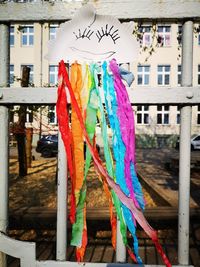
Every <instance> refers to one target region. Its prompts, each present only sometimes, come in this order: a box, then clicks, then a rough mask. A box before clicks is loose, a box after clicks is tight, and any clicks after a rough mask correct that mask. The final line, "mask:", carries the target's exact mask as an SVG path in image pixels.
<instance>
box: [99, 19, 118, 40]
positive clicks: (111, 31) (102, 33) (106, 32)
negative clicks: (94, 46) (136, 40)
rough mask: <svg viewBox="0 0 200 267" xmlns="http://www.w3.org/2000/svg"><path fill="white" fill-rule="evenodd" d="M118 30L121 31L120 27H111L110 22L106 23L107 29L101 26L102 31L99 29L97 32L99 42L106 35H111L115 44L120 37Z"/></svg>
mask: <svg viewBox="0 0 200 267" xmlns="http://www.w3.org/2000/svg"><path fill="white" fill-rule="evenodd" d="M118 31H119V30H118V29H117V30H115V29H114V26H111V27H110V29H109V27H108V24H106V27H105V29H104V28H103V27H101V30H100V31H99V30H98V31H97V33H96V36H97V38H98V42H101V39H102V38H103V37H104V36H110V37H111V38H112V40H113V42H114V44H115V43H116V41H117V39H119V38H120V36H119V33H118Z"/></svg>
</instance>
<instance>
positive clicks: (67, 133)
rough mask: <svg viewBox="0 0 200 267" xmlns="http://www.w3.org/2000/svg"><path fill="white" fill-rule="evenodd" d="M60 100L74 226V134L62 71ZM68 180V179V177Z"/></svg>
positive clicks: (59, 75)
mask: <svg viewBox="0 0 200 267" xmlns="http://www.w3.org/2000/svg"><path fill="white" fill-rule="evenodd" d="M58 78H59V79H58V99H57V103H56V113H57V118H58V125H59V130H60V133H61V136H62V140H63V143H64V146H65V150H66V153H67V161H68V164H67V166H68V169H69V173H70V178H71V195H70V213H69V219H70V222H71V223H72V224H73V223H74V222H75V215H76V200H75V193H74V165H73V158H72V142H73V140H72V134H71V129H70V127H69V116H68V111H67V109H68V102H67V96H66V92H65V90H63V88H64V87H65V84H64V80H63V76H62V73H61V69H59V71H58ZM66 179H67V177H66Z"/></svg>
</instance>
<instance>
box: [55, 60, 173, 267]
mask: <svg viewBox="0 0 200 267" xmlns="http://www.w3.org/2000/svg"><path fill="white" fill-rule="evenodd" d="M59 73H60V74H61V75H62V77H63V79H64V82H65V84H63V83H62V87H61V90H60V91H58V92H59V94H60V95H62V96H63V97H65V98H66V92H65V86H66V87H67V88H68V90H69V93H70V97H71V103H72V105H73V106H74V109H75V111H76V113H77V117H78V119H79V122H80V125H81V128H82V131H83V134H84V137H85V141H86V143H87V145H88V148H89V150H90V153H91V155H92V157H93V160H94V163H95V165H96V168H97V169H98V171H99V173H100V174H101V175H102V177H103V179H104V180H105V182H107V183H108V185H109V186H110V187H111V188H112V189H113V190H114V191H115V193H116V194H117V196H118V197H119V199H120V200H121V202H122V203H123V204H124V205H125V206H127V208H128V209H129V210H130V211H131V213H132V215H133V216H134V218H135V220H136V221H137V222H138V223H139V225H140V226H141V227H142V228H143V229H144V231H145V232H146V234H147V235H148V236H149V237H150V238H151V239H152V241H153V242H154V244H155V246H156V248H157V251H158V252H159V253H160V255H161V257H162V259H163V261H164V263H165V264H166V266H167V267H171V263H170V262H169V260H168V258H167V257H166V255H165V253H164V251H163V249H162V247H161V245H160V243H159V241H158V236H157V232H156V231H155V230H154V229H153V228H152V227H151V226H150V225H149V224H148V222H147V221H146V219H145V217H144V215H143V213H142V211H141V210H140V209H139V208H137V206H136V205H135V203H134V201H133V200H132V199H131V198H129V197H128V196H126V195H125V194H124V192H123V191H122V190H121V189H120V186H119V185H118V184H116V183H115V181H114V180H113V179H112V178H111V177H110V176H109V174H108V173H107V171H106V170H105V168H104V167H103V164H102V161H101V159H100V158H99V155H98V153H97V151H96V150H95V149H94V148H93V146H92V145H91V142H90V139H89V136H88V134H87V131H86V128H85V125H84V121H83V118H82V114H81V110H80V109H79V106H78V104H77V101H76V98H75V96H74V93H73V90H72V87H71V84H70V82H69V79H68V74H67V71H66V68H65V64H64V61H63V60H62V61H61V62H60V63H59ZM58 100H60V96H58ZM57 104H58V105H60V103H57ZM58 116H60V114H58ZM59 127H60V126H59ZM61 134H62V132H61ZM63 141H64V139H63ZM65 141H66V139H65Z"/></svg>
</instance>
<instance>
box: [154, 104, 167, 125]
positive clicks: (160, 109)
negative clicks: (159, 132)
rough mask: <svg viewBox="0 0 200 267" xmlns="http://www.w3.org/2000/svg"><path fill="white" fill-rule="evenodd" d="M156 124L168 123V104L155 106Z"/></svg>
mask: <svg viewBox="0 0 200 267" xmlns="http://www.w3.org/2000/svg"><path fill="white" fill-rule="evenodd" d="M157 124H169V106H167V105H164V106H161V105H158V106H157Z"/></svg>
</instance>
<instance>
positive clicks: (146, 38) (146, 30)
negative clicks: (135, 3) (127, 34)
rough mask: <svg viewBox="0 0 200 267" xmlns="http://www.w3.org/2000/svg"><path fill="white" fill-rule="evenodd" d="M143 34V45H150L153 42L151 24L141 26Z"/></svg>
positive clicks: (140, 29)
mask: <svg viewBox="0 0 200 267" xmlns="http://www.w3.org/2000/svg"><path fill="white" fill-rule="evenodd" d="M139 32H140V34H141V38H140V44H141V45H142V46H150V45H151V43H152V40H151V26H141V27H140V28H139Z"/></svg>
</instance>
